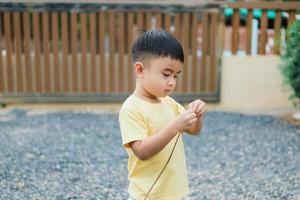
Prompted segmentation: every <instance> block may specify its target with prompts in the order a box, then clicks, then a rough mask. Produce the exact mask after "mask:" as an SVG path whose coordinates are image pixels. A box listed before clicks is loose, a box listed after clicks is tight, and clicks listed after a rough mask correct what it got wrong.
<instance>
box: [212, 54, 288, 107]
mask: <svg viewBox="0 0 300 200" xmlns="http://www.w3.org/2000/svg"><path fill="white" fill-rule="evenodd" d="M279 63H280V58H279V57H278V56H255V57H253V56H229V57H223V59H222V68H221V70H222V72H221V101H220V103H219V104H216V105H215V106H217V107H218V108H222V109H225V110H226V109H227V110H249V111H250V110H258V111H259V110H268V109H270V110H271V109H273V110H274V109H277V110H280V109H285V110H286V109H290V108H291V107H292V105H291V102H290V101H289V100H288V96H289V94H288V92H285V91H284V89H283V86H282V77H281V74H280V71H279V69H278V64H279Z"/></svg>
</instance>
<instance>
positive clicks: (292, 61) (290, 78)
mask: <svg viewBox="0 0 300 200" xmlns="http://www.w3.org/2000/svg"><path fill="white" fill-rule="evenodd" d="M281 60H282V63H281V65H280V70H281V73H282V75H283V80H284V85H285V86H287V87H288V88H289V89H291V90H292V94H291V96H290V99H291V100H292V102H293V104H294V106H295V107H296V108H300V21H298V20H296V21H295V22H294V23H293V24H292V25H291V27H289V29H288V32H287V43H286V47H285V49H284V53H283V55H282V56H281Z"/></svg>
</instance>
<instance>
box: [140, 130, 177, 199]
mask: <svg viewBox="0 0 300 200" xmlns="http://www.w3.org/2000/svg"><path fill="white" fill-rule="evenodd" d="M179 136H180V133H178V136H177V138H176V142H175V144H174V146H173V149H172V152H171V154H170V156H169V158H168V160H167V162H166V164H165V166H164V168H163V169H162V170H161V172H160V173H159V175H158V176H157V178H156V180H155V181H154V183H153V184H152V186H151V187H150V189H149V190H148V192H147V194H146V196H145V198H144V200H146V199H147V197H148V195H149V194H150V192H151V190H152V189H153V187H154V185H155V184H156V182H157V181H158V179H159V178H160V176H161V175H162V173H163V172H164V171H165V169H166V167H167V165H168V163H169V162H170V160H171V157H172V155H173V152H174V149H175V147H176V144H177V141H178V139H179Z"/></svg>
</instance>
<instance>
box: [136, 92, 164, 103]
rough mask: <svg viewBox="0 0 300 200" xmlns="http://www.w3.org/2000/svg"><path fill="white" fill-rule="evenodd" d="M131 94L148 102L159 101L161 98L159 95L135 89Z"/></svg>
mask: <svg viewBox="0 0 300 200" xmlns="http://www.w3.org/2000/svg"><path fill="white" fill-rule="evenodd" d="M133 95H134V96H136V97H138V98H140V99H142V100H144V101H147V102H149V103H160V102H161V100H160V98H159V97H156V96H153V95H151V94H148V93H147V94H142V92H139V91H137V89H135V91H134V92H133Z"/></svg>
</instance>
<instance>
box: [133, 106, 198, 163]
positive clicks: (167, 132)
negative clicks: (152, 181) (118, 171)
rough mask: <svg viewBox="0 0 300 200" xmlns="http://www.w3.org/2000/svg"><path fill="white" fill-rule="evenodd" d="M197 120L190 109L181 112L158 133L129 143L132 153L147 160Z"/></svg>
mask: <svg viewBox="0 0 300 200" xmlns="http://www.w3.org/2000/svg"><path fill="white" fill-rule="evenodd" d="M196 121H197V119H196V114H195V113H194V112H192V111H190V110H188V111H185V112H183V113H182V114H181V115H180V116H179V117H177V118H176V119H175V120H173V121H171V122H170V123H169V124H167V125H166V126H165V127H163V128H162V129H161V130H160V131H159V132H158V133H156V134H154V135H152V136H150V137H148V138H146V139H144V140H136V141H133V142H130V143H129V146H130V147H131V149H132V151H133V153H134V154H135V155H136V156H137V157H138V158H139V159H140V160H147V159H149V158H151V157H152V156H154V155H155V154H157V153H159V152H160V151H161V150H162V149H163V148H164V147H165V146H166V145H167V144H168V143H169V142H170V141H171V140H172V138H173V137H174V136H176V134H177V133H178V132H182V131H183V130H185V129H188V127H190V126H191V125H193V124H194V123H195V122H196Z"/></svg>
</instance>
